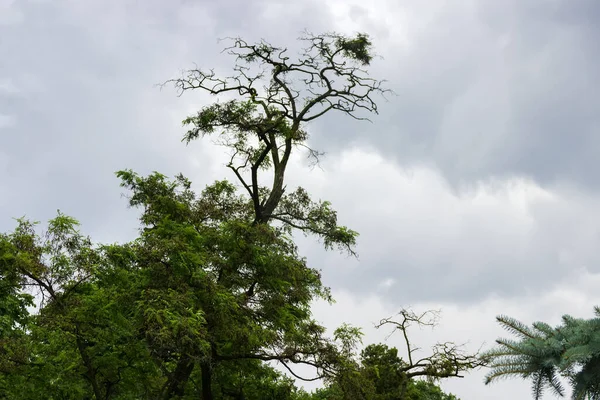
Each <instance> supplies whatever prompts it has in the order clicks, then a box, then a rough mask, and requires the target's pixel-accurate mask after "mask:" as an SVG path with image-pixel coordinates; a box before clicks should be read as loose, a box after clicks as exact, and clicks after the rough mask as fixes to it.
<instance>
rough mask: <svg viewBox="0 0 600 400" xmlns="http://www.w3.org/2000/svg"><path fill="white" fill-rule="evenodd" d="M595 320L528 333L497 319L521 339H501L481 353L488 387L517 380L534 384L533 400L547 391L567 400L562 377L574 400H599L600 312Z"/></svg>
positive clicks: (567, 319) (537, 326)
mask: <svg viewBox="0 0 600 400" xmlns="http://www.w3.org/2000/svg"><path fill="white" fill-rule="evenodd" d="M594 310H595V318H592V319H589V320H585V319H578V318H573V317H571V316H569V315H565V316H563V317H562V324H561V325H559V326H557V327H555V328H553V327H551V326H550V325H548V324H546V323H544V322H535V323H534V324H532V327H529V326H527V325H525V324H523V323H521V322H519V321H517V320H515V319H513V318H510V317H507V316H499V317H497V318H496V319H497V320H498V322H499V323H500V324H501V325H502V327H503V328H505V329H507V330H508V331H509V332H511V333H512V334H513V335H515V336H516V337H517V338H516V340H510V339H498V340H496V343H497V344H498V346H496V347H495V348H493V349H491V350H489V351H487V352H485V353H483V355H482V357H483V358H484V360H485V361H486V362H487V363H488V365H489V366H490V368H491V371H490V372H489V373H488V374H487V376H486V379H485V383H486V384H489V383H491V382H493V381H496V380H498V379H502V378H506V377H511V376H519V377H521V378H523V379H531V381H532V392H533V397H534V398H535V399H536V400H539V399H541V397H542V394H543V393H544V391H545V390H546V389H551V390H552V392H554V393H555V394H557V395H559V396H564V392H565V391H564V388H563V386H562V384H561V381H560V379H559V377H563V378H566V379H567V381H568V382H569V383H570V386H571V388H572V398H573V400H584V399H588V400H600V308H598V307H595V308H594Z"/></svg>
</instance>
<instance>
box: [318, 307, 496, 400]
mask: <svg viewBox="0 0 600 400" xmlns="http://www.w3.org/2000/svg"><path fill="white" fill-rule="evenodd" d="M398 316H400V319H399V320H396V319H395V318H394V317H390V318H385V319H382V320H381V321H380V322H379V323H378V324H377V325H376V327H377V328H381V327H384V326H392V327H393V330H392V332H391V333H390V335H392V334H394V333H395V332H398V331H399V332H400V333H401V334H402V337H403V339H404V343H405V346H406V351H407V359H402V358H401V357H399V356H398V349H396V348H390V347H388V346H387V345H385V344H372V345H369V346H367V347H365V348H364V349H363V351H362V352H361V354H360V358H359V360H352V358H351V357H348V359H349V361H347V362H346V364H345V365H346V367H345V368H344V369H342V370H340V371H338V374H337V375H336V376H335V377H334V378H333V379H330V381H329V387H327V388H326V389H325V391H324V392H325V393H326V397H327V398H329V399H339V400H350V399H363V400H419V399H422V398H429V397H427V396H429V395H431V396H434V398H435V397H437V398H440V399H444V400H452V399H455V398H454V396H452V395H446V394H444V393H443V392H441V390H438V389H439V388H437V386H435V385H434V382H435V381H438V380H441V379H445V378H451V377H459V378H461V377H463V373H464V372H467V371H470V370H472V369H474V368H478V367H480V366H482V365H483V364H484V362H483V361H482V360H480V359H479V357H478V354H468V353H465V352H464V351H463V350H462V349H461V347H460V346H457V345H456V344H454V343H450V342H445V343H439V344H436V345H435V346H433V351H432V354H431V355H429V356H426V357H421V358H418V359H417V358H415V353H416V352H417V351H418V350H419V349H418V348H415V347H414V346H413V344H412V342H411V341H410V339H409V335H408V328H409V327H411V326H412V325H417V326H431V327H433V326H435V325H436V323H437V322H436V321H437V317H438V313H437V312H435V311H426V312H424V313H422V314H420V315H417V314H415V313H414V312H412V311H409V310H405V309H403V310H401V311H400V312H399V313H398ZM388 337H389V336H388ZM419 378H425V379H426V381H424V382H422V381H421V380H419ZM436 388H437V389H436ZM317 394H319V393H317ZM317 398H319V397H318V396H317Z"/></svg>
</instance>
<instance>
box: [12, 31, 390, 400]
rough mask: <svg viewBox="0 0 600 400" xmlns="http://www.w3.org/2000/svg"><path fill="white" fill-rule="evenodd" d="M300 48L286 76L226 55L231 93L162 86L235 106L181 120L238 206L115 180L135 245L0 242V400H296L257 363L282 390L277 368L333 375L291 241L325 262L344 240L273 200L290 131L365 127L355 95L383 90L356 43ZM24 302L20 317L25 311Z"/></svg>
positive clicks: (279, 54)
mask: <svg viewBox="0 0 600 400" xmlns="http://www.w3.org/2000/svg"><path fill="white" fill-rule="evenodd" d="M302 40H303V41H305V42H306V43H307V44H308V46H307V48H306V49H305V50H304V51H303V52H302V53H301V54H300V57H299V58H298V59H297V60H296V61H293V62H292V61H290V59H289V58H288V57H287V56H286V55H285V54H286V52H285V49H281V48H276V47H274V46H271V45H269V44H267V43H265V42H261V43H259V44H256V45H250V44H248V43H246V42H245V41H243V40H242V39H234V40H233V45H232V46H231V47H229V48H228V51H229V53H230V54H232V55H234V57H235V58H236V65H235V66H234V71H235V74H236V75H235V76H234V77H231V78H223V79H222V78H217V77H216V75H215V74H214V73H213V72H212V71H211V72H202V71H200V70H192V71H189V73H188V74H187V75H186V76H185V77H184V78H182V79H177V80H174V81H172V82H174V83H175V85H176V86H177V87H178V88H179V89H180V90H181V91H187V90H190V89H200V90H204V91H207V92H209V93H210V94H213V95H226V94H227V95H229V94H235V95H237V97H238V99H234V100H229V101H227V102H225V103H221V102H217V103H214V104H212V105H209V106H206V107H204V108H202V109H201V110H200V111H199V112H198V113H197V114H196V115H194V116H191V117H189V118H187V119H186V120H185V121H184V123H185V124H186V125H188V126H191V129H190V130H189V131H188V132H187V134H186V135H185V137H184V141H186V142H188V143H189V142H190V141H192V140H194V139H196V138H198V137H200V136H204V135H206V134H213V133H215V130H217V129H218V130H219V132H218V137H219V141H220V143H221V144H223V145H225V146H226V147H228V148H229V149H230V150H231V152H232V154H231V160H230V163H229V164H228V167H229V169H230V170H231V171H233V173H234V175H235V177H236V179H237V180H238V182H239V183H240V184H241V189H242V193H241V194H240V193H239V192H238V190H237V188H236V187H235V186H234V185H232V184H231V183H229V182H227V181H218V182H216V183H214V184H213V185H209V186H208V187H206V188H205V189H204V190H203V191H202V192H201V193H199V194H197V193H195V192H194V191H193V190H192V189H191V182H189V181H188V180H187V179H186V178H185V177H183V176H181V175H180V176H178V177H176V179H174V180H169V179H167V178H166V177H165V176H163V175H161V174H159V173H153V174H151V175H149V176H146V177H142V176H139V175H137V174H136V173H134V172H133V171H130V170H122V171H120V172H118V173H117V175H118V177H119V178H120V179H121V183H122V186H123V187H125V188H126V189H127V190H128V191H129V204H130V206H132V207H139V208H140V209H141V210H142V213H141V216H140V225H141V229H140V235H139V237H138V238H137V239H136V240H134V241H132V242H130V243H125V244H113V245H103V244H96V243H93V242H92V240H91V239H90V238H88V237H84V236H83V235H82V234H81V233H80V232H79V230H78V223H77V221H76V220H75V219H73V218H71V217H68V216H65V215H62V214H60V213H59V215H58V216H57V217H56V218H55V219H53V220H51V221H50V223H49V228H48V232H47V233H46V234H38V233H37V231H36V229H35V224H34V223H31V222H29V221H27V220H25V219H23V220H20V221H19V222H18V225H17V228H16V229H15V231H14V232H12V233H9V234H5V235H3V236H1V237H0V250H1V253H0V261H1V264H0V268H1V269H0V276H1V277H2V278H3V281H2V286H0V307H2V310H3V311H4V310H6V314H5V315H4V314H3V316H2V319H0V329H2V332H1V333H2V336H1V337H0V343H1V344H2V347H1V348H0V385H2V386H0V389H6V391H5V393H7V396H10V398H13V399H19V398H28V399H31V398H40V399H41V398H51V399H52V398H95V399H100V398H102V399H110V398H152V399H159V398H162V399H171V398H198V397H200V396H201V398H203V399H204V400H213V399H232V398H236V399H258V398H264V397H263V396H264V393H266V392H270V393H271V394H272V396H273V398H277V399H293V398H295V397H298V396H302V395H303V394H302V393H301V392H300V391H298V390H296V389H295V388H294V387H293V386H292V385H291V384H290V381H289V380H286V379H285V378H283V377H282V376H281V375H280V374H278V373H276V372H275V371H274V370H273V369H272V368H271V367H269V366H268V365H266V364H265V363H266V362H279V363H280V364H281V365H283V366H284V367H285V368H288V370H289V372H290V373H292V374H293V375H294V376H296V377H297V378H302V377H299V376H298V375H297V374H296V373H295V372H294V370H293V369H292V367H291V365H294V364H308V365H311V366H313V367H315V368H316V371H317V376H315V377H314V378H305V379H319V378H321V377H325V376H327V377H329V376H333V375H334V374H337V373H338V371H339V369H340V366H343V365H345V364H344V363H345V360H346V358H345V354H344V352H343V350H340V349H338V346H337V345H336V343H335V341H334V340H331V339H329V338H327V337H326V336H325V329H324V328H323V327H322V326H320V325H319V324H317V323H316V322H315V321H314V320H313V319H312V316H311V312H310V304H311V302H312V301H313V300H314V299H316V298H323V299H326V300H331V297H330V294H329V291H328V289H327V288H326V287H325V286H324V285H323V284H322V282H321V278H320V273H319V271H317V270H315V269H313V268H310V267H309V266H308V265H307V264H306V260H305V259H304V258H302V257H301V256H300V255H299V254H298V250H297V248H296V246H295V244H294V242H293V240H292V236H291V235H292V232H293V231H294V230H299V231H301V232H303V233H305V234H314V235H316V236H317V237H318V238H320V239H321V240H322V242H323V244H324V246H325V248H327V249H331V248H334V247H337V248H340V249H344V250H346V251H348V252H349V253H351V254H355V252H354V251H355V250H354V246H355V242H356V237H357V233H356V232H354V231H352V230H350V229H348V228H346V227H344V226H340V225H339V224H338V222H337V214H336V212H335V211H334V210H333V209H332V207H331V204H330V203H329V202H326V201H313V200H312V199H311V198H310V196H309V194H308V193H307V192H306V191H305V190H304V189H302V188H297V189H295V190H294V191H291V192H287V191H286V185H285V181H284V175H285V171H286V168H287V165H288V162H289V159H290V157H291V155H292V153H293V149H294V148H297V147H305V148H308V146H307V139H308V134H307V132H306V130H305V126H304V125H305V124H306V123H308V122H310V121H313V120H315V119H317V118H319V117H321V116H323V115H325V114H327V113H328V112H329V111H332V110H337V111H341V112H343V113H345V114H347V115H349V116H352V117H354V118H356V119H364V117H363V116H361V115H360V114H359V113H358V112H359V111H362V110H364V111H367V112H376V111H377V108H376V105H375V103H374V101H373V100H372V98H371V95H372V94H374V93H383V92H384V90H383V89H381V87H380V84H381V82H378V81H375V80H373V79H371V78H368V77H367V76H366V74H365V71H364V70H363V68H364V67H366V66H368V64H369V62H370V61H371V59H372V55H371V42H370V41H369V39H368V37H367V36H366V35H357V36H356V37H353V38H351V37H346V36H342V35H338V34H325V35H318V36H314V35H310V34H306V35H305V36H304V37H303V38H302ZM253 68H254V69H253ZM265 77H268V82H266V83H265V79H264V78H265ZM263 83H264V84H265V85H266V86H264V87H259V85H260V84H263ZM309 154H311V155H312V156H313V157H315V159H316V160H318V156H319V153H318V152H316V151H314V150H312V149H309ZM268 173H270V174H271V177H272V183H271V185H269V186H265V184H264V180H265V179H263V178H264V177H263V176H262V175H263V174H268ZM31 293H35V294H36V295H37V296H38V299H39V300H40V301H39V302H38V304H37V307H36V309H35V310H28V309H27V307H29V306H30V305H31V301H32V296H31ZM337 334H338V336H339V335H342V336H344V338H345V339H346V340H350V339H351V338H352V337H353V335H354V334H355V332H353V331H352V330H349V329H340V330H338V331H337Z"/></svg>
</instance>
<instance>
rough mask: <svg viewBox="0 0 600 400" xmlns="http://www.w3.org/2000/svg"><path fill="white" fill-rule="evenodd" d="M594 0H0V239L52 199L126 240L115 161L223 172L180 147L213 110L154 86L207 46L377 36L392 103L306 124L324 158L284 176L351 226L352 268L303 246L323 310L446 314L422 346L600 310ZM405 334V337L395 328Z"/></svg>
mask: <svg viewBox="0 0 600 400" xmlns="http://www.w3.org/2000/svg"><path fill="white" fill-rule="evenodd" d="M599 18H600V3H599V2H597V1H596V0H503V1H494V0H487V1H485V0H479V1H476V0H456V1H442V0H427V1H409V0H378V1H372V2H365V1H358V0H325V1H317V0H297V1H294V2H287V1H284V0H263V1H260V0H221V1H215V2H213V1H208V0H206V1H202V0H170V1H166V0H143V1H142V0H104V1H100V0H52V1H50V0H0V60H1V61H0V139H1V142H0V210H1V212H0V231H7V230H9V229H11V228H12V227H13V226H14V221H13V220H12V217H17V216H22V215H27V216H29V217H31V218H34V219H37V220H42V221H44V220H46V219H48V218H50V217H52V216H53V215H54V214H55V212H56V210H57V209H61V210H62V211H63V212H65V213H67V214H70V215H73V216H75V217H77V218H79V219H80V220H81V222H82V223H83V229H84V231H85V232H86V233H89V234H91V235H92V236H93V237H94V238H95V239H97V240H99V241H104V242H113V241H121V240H127V239H130V238H132V237H133V236H134V235H135V233H136V213H135V212H134V211H132V210H130V209H127V207H126V203H125V200H124V199H123V198H122V197H121V193H122V189H121V188H119V186H118V180H117V179H116V178H115V177H114V174H113V173H114V171H116V170H118V169H122V168H132V169H134V170H136V171H138V172H140V173H144V174H145V173H149V172H151V171H153V170H157V171H160V172H162V173H165V174H168V175H173V174H176V173H178V172H183V173H184V174H185V175H187V176H189V177H190V178H192V179H193V181H194V182H195V184H196V186H197V187H198V188H201V187H202V186H203V185H204V184H206V183H209V182H211V181H212V180H214V179H216V178H221V177H224V176H227V170H226V169H225V168H224V167H223V156H222V154H221V151H222V150H221V149H218V148H216V147H213V146H212V145H211V144H210V142H208V141H207V142H197V143H194V144H193V145H191V146H188V147H186V146H184V145H183V144H182V143H180V138H181V136H182V134H183V129H182V127H181V120H182V119H183V118H184V117H185V116H186V115H187V114H189V113H191V112H193V111H194V110H196V109H198V107H200V106H202V104H206V102H207V101H209V99H208V98H207V97H206V96H204V95H201V94H199V93H189V94H188V95H186V96H183V97H180V98H179V97H177V96H176V93H175V92H174V91H173V90H170V89H164V90H162V91H161V90H159V89H158V88H157V87H156V84H157V83H160V82H162V81H164V80H166V79H169V78H171V77H176V76H178V74H179V72H180V71H181V70H182V69H185V68H188V67H193V65H194V63H196V64H198V65H200V66H203V67H213V66H214V67H217V69H220V70H223V71H225V72H227V66H228V65H229V62H230V60H228V59H227V58H224V56H223V55H221V54H219V51H220V49H221V45H222V44H219V43H218V42H217V39H218V38H222V37H226V36H242V37H244V38H247V39H248V40H249V41H254V40H258V39H261V38H264V39H267V40H269V41H271V42H273V43H274V44H279V45H283V46H285V45H288V44H289V45H291V46H293V45H294V40H295V38H296V37H298V36H299V34H300V32H301V31H302V30H303V29H304V28H308V29H309V30H311V31H313V32H323V31H332V30H334V31H339V32H343V33H354V32H357V31H364V32H368V33H369V34H371V36H372V38H373V41H374V43H375V45H376V49H377V52H378V54H380V55H381V56H383V59H382V60H379V59H378V60H376V61H375V63H374V65H373V68H372V69H371V71H372V75H373V76H374V77H377V78H382V79H387V80H388V81H389V87H390V88H392V89H393V90H394V91H395V92H396V93H397V96H395V97H390V98H389V101H387V102H385V101H384V100H382V101H381V104H380V115H379V116H376V117H375V118H373V123H372V124H369V123H356V121H354V120H351V119H348V118H343V117H342V116H334V115H331V116H329V117H325V118H323V120H321V121H319V122H318V123H315V124H313V125H311V127H310V130H311V134H312V138H313V139H312V143H311V144H312V145H313V147H316V148H318V149H320V150H323V151H325V152H326V153H327V155H326V157H325V158H324V159H323V161H322V170H320V169H313V170H311V169H309V168H308V167H307V166H306V165H305V163H304V161H303V160H302V159H300V158H299V159H297V160H296V161H295V164H294V165H293V167H292V171H291V172H290V174H289V181H288V182H289V185H295V184H298V185H303V186H305V187H307V188H308V189H309V190H311V191H312V192H313V193H314V194H315V196H317V197H320V198H323V199H328V200H331V201H332V202H333V204H334V206H335V207H336V209H337V210H338V211H339V215H340V218H341V220H342V222H343V223H344V224H346V225H348V226H350V227H351V228H353V229H355V230H358V231H359V232H360V234H361V236H360V242H359V247H358V252H359V254H360V258H359V260H354V259H350V258H347V257H345V256H343V255H339V254H337V253H325V252H323V251H322V250H321V249H320V248H319V247H318V245H316V244H314V243H312V242H310V241H302V249H303V251H304V253H305V254H306V255H307V256H308V257H309V261H310V262H311V263H313V265H315V266H318V267H320V268H323V271H324V279H325V283H326V284H327V285H329V286H331V287H332V289H333V291H334V294H335V296H336V298H337V300H338V302H337V304H336V305H334V306H327V305H323V304H318V305H317V306H316V308H315V312H316V315H317V317H318V318H319V319H320V320H321V321H323V322H324V323H325V324H327V325H328V326H331V327H335V326H337V325H339V324H340V323H341V322H344V321H346V322H352V323H355V324H358V325H361V326H364V327H365V328H366V329H365V332H366V333H367V335H366V338H365V342H367V343H368V342H374V341H380V340H383V339H384V338H385V336H386V333H387V332H381V331H376V330H374V329H372V328H371V327H372V326H373V323H374V322H376V321H377V320H378V319H379V318H382V317H386V316H389V315H392V314H394V313H395V312H396V311H397V310H398V309H399V308H400V307H408V306H410V307H412V308H413V309H414V310H416V311H423V310H426V309H431V308H435V309H437V308H440V309H441V310H442V320H441V322H440V326H439V327H438V329H436V330H435V331H419V330H416V331H415V337H416V338H417V339H416V340H418V341H419V342H420V343H421V344H423V345H424V346H427V344H431V343H433V342H435V341H446V340H454V341H457V342H460V343H465V342H468V346H469V348H472V349H477V348H478V347H479V346H481V344H482V343H483V342H486V343H488V344H490V343H492V342H493V341H494V339H495V338H496V337H498V336H499V335H502V334H503V332H502V331H501V329H500V328H499V327H498V326H496V324H495V321H494V317H495V316H496V315H498V314H509V315H511V316H514V317H516V318H519V319H521V320H523V321H524V322H528V323H530V322H533V321H534V320H544V321H547V322H550V323H558V321H559V318H560V316H561V315H562V314H564V313H569V314H573V315H575V316H578V317H589V316H591V314H592V307H593V306H594V305H596V304H600V301H599V299H598V297H599V296H598V294H597V293H598V290H597V288H598V287H599V285H600V270H599V266H600V253H599V252H598V251H597V248H598V240H599V238H600V236H599V233H600V174H599V173H598V170H599V167H600V135H598V134H597V130H598V129H600V91H599V90H598V87H599V86H598V78H600V76H599V75H600V72H599V71H600V31H599V30H600V25H598V24H597V21H598V19H599ZM389 341H390V343H391V344H395V345H400V344H401V342H400V341H399V338H394V337H392V338H390V339H389ZM483 375H484V372H483V371H482V372H477V373H473V374H471V375H469V376H467V377H466V378H464V379H457V380H454V381H449V382H447V383H444V384H443V386H444V388H445V389H447V390H450V391H452V392H453V393H455V394H457V395H459V396H460V397H461V398H462V399H463V400H476V399H498V400H499V399H506V398H513V399H528V398H530V391H529V384H528V383H525V382H519V381H515V380H512V381H506V382H500V383H497V384H495V385H492V386H484V385H483Z"/></svg>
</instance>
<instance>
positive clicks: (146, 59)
mask: <svg viewBox="0 0 600 400" xmlns="http://www.w3.org/2000/svg"><path fill="white" fill-rule="evenodd" d="M273 5H275V4H274V3H270V2H246V1H230V2H188V1H180V2H169V4H167V3H165V2H163V1H147V2H139V1H106V2H104V1H100V2H94V1H89V2H88V1H86V2H80V1H69V0H65V1H57V2H42V1H26V0H23V1H19V2H14V3H12V4H9V7H10V8H8V9H7V10H8V11H7V12H10V13H12V14H14V15H20V16H22V18H21V20H20V21H16V22H15V23H11V24H0V37H1V38H2V40H0V58H1V59H2V60H3V61H2V63H1V64H0V80H1V81H2V90H0V111H1V112H0V113H1V114H2V121H3V123H2V125H1V126H0V138H1V140H2V145H1V146H0V161H1V163H0V166H1V167H2V170H0V182H1V184H0V189H2V190H3V198H2V207H3V213H2V217H1V219H0V228H2V229H3V230H5V229H8V228H9V226H11V225H12V221H11V219H10V218H11V217H14V216H21V215H23V214H27V215H28V216H30V217H32V218H35V219H39V220H42V221H43V220H45V219H47V218H49V217H51V216H52V215H54V213H55V210H56V209H59V208H60V209H61V210H62V211H63V212H66V213H68V214H71V215H74V216H75V217H78V218H80V219H81V220H82V222H83V223H84V229H85V230H86V231H87V232H91V233H95V234H96V235H97V236H98V239H101V240H104V239H106V240H123V239H127V238H130V237H131V236H132V235H133V234H134V233H135V213H132V212H131V211H128V210H127V209H126V207H125V206H126V203H125V201H124V200H123V199H122V198H121V197H120V194H121V189H120V188H119V187H118V181H117V180H116V178H115V177H114V175H113V173H114V171H116V170H118V169H122V168H133V169H135V170H137V171H139V172H141V173H148V172H150V171H152V170H158V171H161V172H163V173H166V174H170V175H173V174H175V173H178V172H180V171H182V172H184V173H185V174H187V175H190V176H192V177H194V178H195V180H196V181H200V182H202V181H204V180H205V179H207V173H206V171H207V170H208V169H210V162H211V160H210V154H207V153H206V152H207V151H208V152H210V147H207V146H203V145H197V146H190V147H189V148H186V147H185V146H184V145H183V144H181V143H179V139H180V137H181V135H182V133H183V130H182V128H181V126H180V124H179V122H180V121H181V120H182V119H183V118H184V117H185V116H186V114H187V113H189V112H191V111H192V110H193V109H194V108H195V107H198V106H199V105H201V103H202V101H205V100H206V97H202V96H199V95H194V94H190V95H187V96H184V97H182V98H178V97H177V96H176V93H175V91H174V90H170V89H167V90H164V91H160V90H159V89H158V87H156V86H155V84H157V83H160V82H163V81H164V80H166V79H169V78H171V77H174V76H177V75H178V74H179V72H180V70H181V69H185V68H189V67H192V66H193V63H198V64H199V65H201V66H202V67H208V68H209V67H212V66H216V67H218V66H219V65H220V64H223V63H224V62H229V60H224V59H223V58H222V57H221V58H220V57H219V51H220V50H221V46H222V44H219V43H217V39H218V38H220V37H225V36H234V35H246V34H248V35H249V34H252V35H254V36H257V37H260V36H264V37H266V38H269V37H272V36H273V32H280V34H278V38H276V39H279V40H281V41H282V42H283V43H285V42H286V41H289V39H286V37H289V38H295V37H296V36H297V34H298V33H299V32H300V31H301V29H302V28H304V26H302V25H301V24H302V22H303V20H304V19H305V15H306V14H307V12H308V10H309V9H310V8H311V3H309V2H297V3H294V4H288V3H287V2H285V3H283V2H281V3H279V11H278V12H277V13H275V14H273V13H269V9H270V7H272V6H273ZM12 14H11V15H12ZM320 15H321V17H318V16H317V15H316V16H315V18H314V20H313V22H312V27H313V28H315V27H316V28H318V27H319V24H320V23H321V24H322V23H324V21H326V13H321V14H320ZM17 22H18V23H17ZM309 27H310V26H309ZM226 67H227V66H225V67H223V68H226ZM8 122H11V123H8ZM223 173H225V170H224V169H223Z"/></svg>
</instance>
